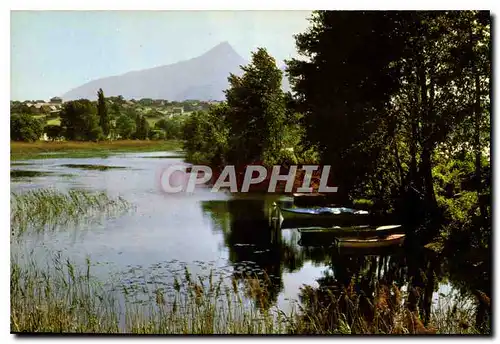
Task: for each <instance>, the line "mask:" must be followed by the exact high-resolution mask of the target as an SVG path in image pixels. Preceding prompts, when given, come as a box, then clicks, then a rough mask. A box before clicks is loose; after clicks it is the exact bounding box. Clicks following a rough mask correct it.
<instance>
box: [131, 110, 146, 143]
mask: <svg viewBox="0 0 500 344" xmlns="http://www.w3.org/2000/svg"><path fill="white" fill-rule="evenodd" d="M135 126H136V131H135V135H134V136H135V138H136V139H138V140H146V139H147V138H148V133H149V123H148V121H147V119H146V117H144V116H143V115H139V114H138V115H136V118H135Z"/></svg>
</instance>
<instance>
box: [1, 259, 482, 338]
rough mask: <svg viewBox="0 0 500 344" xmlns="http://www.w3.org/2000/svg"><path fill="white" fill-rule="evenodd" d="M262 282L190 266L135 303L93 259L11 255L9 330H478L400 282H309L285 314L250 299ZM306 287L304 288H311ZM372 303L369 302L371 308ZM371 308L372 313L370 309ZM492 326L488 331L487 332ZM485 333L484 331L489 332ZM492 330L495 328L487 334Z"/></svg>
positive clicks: (463, 312)
mask: <svg viewBox="0 0 500 344" xmlns="http://www.w3.org/2000/svg"><path fill="white" fill-rule="evenodd" d="M261 282H262V281H261V280H257V279H255V278H253V277H252V278H245V279H243V280H242V281H241V283H238V282H236V281H233V283H229V284H228V283H227V281H224V280H222V279H218V280H214V278H213V277H212V274H210V276H208V277H205V278H201V277H194V276H192V275H191V274H190V272H189V271H188V270H187V269H186V270H185V273H184V276H178V277H176V278H175V279H174V281H173V283H172V290H173V292H167V291H166V290H165V288H153V289H152V290H150V291H149V292H148V291H147V290H144V292H145V293H146V295H147V296H148V297H147V299H146V300H144V299H143V300H142V301H141V302H137V299H135V298H134V297H131V296H130V295H129V294H128V292H127V290H126V289H125V288H124V289H123V300H121V301H119V300H118V299H117V298H116V294H111V293H110V292H107V291H106V290H108V289H106V288H104V286H103V285H102V284H101V283H100V282H99V281H98V280H96V279H95V278H94V277H93V276H92V274H91V264H90V261H89V260H87V263H86V266H85V267H84V268H83V270H79V269H78V268H77V267H76V266H75V265H74V264H72V263H71V262H70V261H69V260H64V259H62V258H61V256H60V255H55V256H54V258H53V260H52V262H51V264H50V266H49V265H48V267H47V268H46V269H41V268H39V266H38V265H37V264H36V263H33V262H31V263H27V264H23V265H22V266H21V265H20V264H18V263H17V262H16V261H15V260H14V259H12V258H11V284H10V292H11V331H12V332H16V333H17V332H50V333H140V334H323V335H324V334H440V333H441V334H479V331H478V330H476V329H475V328H474V327H473V326H472V325H471V324H470V322H471V319H472V318H473V317H472V316H471V312H472V309H471V308H467V307H465V305H463V304H462V305H460V304H459V305H457V304H453V306H451V304H450V305H448V306H447V307H443V308H438V310H437V311H435V312H433V314H432V316H431V322H430V324H428V325H427V326H424V325H423V323H422V321H421V320H420V318H419V317H418V313H416V312H414V311H411V310H410V308H408V307H407V306H406V303H405V296H404V295H403V293H402V292H401V291H400V290H399V289H398V288H397V287H395V286H391V287H388V286H380V287H379V288H378V289H377V292H376V296H375V299H374V300H373V302H372V303H368V304H366V303H364V304H363V302H361V295H357V294H355V293H353V292H352V291H348V290H344V291H343V292H342V293H341V294H340V295H333V294H331V295H330V299H329V301H328V303H326V304H325V303H324V301H325V300H321V299H320V298H319V297H318V296H317V294H315V293H314V292H313V289H312V288H310V287H307V288H309V289H308V290H307V291H306V294H307V293H309V294H308V300H307V301H306V302H302V304H301V305H300V306H299V309H298V310H297V311H292V312H291V314H285V313H283V312H282V311H280V310H279V309H278V308H277V307H271V308H269V309H268V310H262V309H260V308H259V307H255V304H254V303H252V302H249V299H253V298H256V299H257V303H259V302H264V301H259V298H265V291H263V290H262V289H263V288H265V286H264V284H263V283H261ZM307 288H306V289H307ZM367 305H368V307H367ZM370 312H371V313H370ZM488 331H489V330H488ZM483 333H484V332H483ZM488 333H489V332H488Z"/></svg>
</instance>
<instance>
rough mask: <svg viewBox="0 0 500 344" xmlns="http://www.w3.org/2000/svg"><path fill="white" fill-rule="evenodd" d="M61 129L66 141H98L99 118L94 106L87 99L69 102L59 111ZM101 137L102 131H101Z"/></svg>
mask: <svg viewBox="0 0 500 344" xmlns="http://www.w3.org/2000/svg"><path fill="white" fill-rule="evenodd" d="M61 127H62V128H63V130H64V136H65V137H66V138H67V139H68V140H77V141H86V140H98V139H100V137H99V136H98V134H99V130H98V129H97V128H100V127H99V117H98V116H97V113H96V107H95V105H94V104H93V103H92V102H91V101H90V100H87V99H80V100H75V101H70V102H67V103H65V104H64V107H63V109H62V111H61ZM100 132H101V135H102V129H101V131H100Z"/></svg>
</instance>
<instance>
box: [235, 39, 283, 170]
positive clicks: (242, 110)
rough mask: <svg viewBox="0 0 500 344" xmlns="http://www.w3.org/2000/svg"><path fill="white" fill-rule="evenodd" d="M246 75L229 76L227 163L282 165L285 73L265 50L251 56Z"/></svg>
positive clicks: (244, 70)
mask: <svg viewBox="0 0 500 344" xmlns="http://www.w3.org/2000/svg"><path fill="white" fill-rule="evenodd" d="M242 69H243V72H244V73H243V75H242V76H241V77H240V76H237V75H234V74H231V75H230V76H229V79H228V80H229V84H230V87H229V89H228V90H226V100H227V109H228V112H227V116H226V120H227V124H228V128H229V138H228V147H229V148H228V152H227V161H228V162H230V163H235V164H240V163H243V164H246V163H251V162H254V161H263V162H264V163H265V164H269V165H271V164H275V163H277V162H280V161H279V160H280V152H281V149H282V148H283V142H282V140H281V137H282V134H283V131H284V130H285V112H286V102H285V95H284V93H283V91H282V90H281V82H282V77H283V76H282V72H281V70H280V69H279V68H278V67H277V66H276V61H275V60H274V58H273V57H272V56H270V55H269V54H268V52H267V51H266V49H264V48H259V49H257V51H256V52H254V53H253V54H252V61H251V63H250V64H249V65H247V66H243V67H242Z"/></svg>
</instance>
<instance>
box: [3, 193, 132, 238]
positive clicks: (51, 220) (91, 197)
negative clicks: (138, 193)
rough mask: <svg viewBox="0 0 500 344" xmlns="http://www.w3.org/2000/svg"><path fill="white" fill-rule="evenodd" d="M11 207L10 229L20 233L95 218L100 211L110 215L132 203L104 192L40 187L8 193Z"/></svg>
mask: <svg viewBox="0 0 500 344" xmlns="http://www.w3.org/2000/svg"><path fill="white" fill-rule="evenodd" d="M10 207H11V212H10V225H11V233H12V235H20V234H22V233H24V232H26V231H27V230H33V231H36V232H42V231H45V230H54V229H55V228H58V227H61V226H66V227H67V226H70V225H75V224H78V223H80V222H82V221H89V220H95V219H97V218H98V216H99V215H104V216H111V215H113V214H116V213H119V212H122V211H125V210H127V209H129V208H130V207H131V204H130V203H128V202H127V201H126V200H124V199H123V198H121V197H117V198H115V199H112V198H109V197H108V196H107V195H106V193H104V192H97V193H92V192H87V191H83V190H70V191H68V192H67V193H62V192H59V191H57V190H53V189H40V190H31V191H28V192H25V193H11V200H10Z"/></svg>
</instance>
